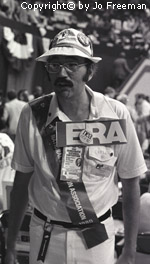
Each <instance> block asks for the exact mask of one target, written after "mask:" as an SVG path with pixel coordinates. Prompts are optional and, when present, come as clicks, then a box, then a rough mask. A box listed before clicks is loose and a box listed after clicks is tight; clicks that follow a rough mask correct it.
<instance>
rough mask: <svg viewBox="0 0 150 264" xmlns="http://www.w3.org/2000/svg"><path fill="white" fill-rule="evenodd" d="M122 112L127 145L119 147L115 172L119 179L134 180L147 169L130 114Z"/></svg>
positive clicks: (126, 111)
mask: <svg viewBox="0 0 150 264" xmlns="http://www.w3.org/2000/svg"><path fill="white" fill-rule="evenodd" d="M124 110H125V111H124V118H125V119H126V132H127V144H122V145H121V146H120V151H119V153H118V161H117V172H118V174H119V176H120V178H134V177H137V176H140V175H142V174H144V173H145V172H146V171H147V167H146V164H145V160H144V157H143V153H142V149H141V146H140V144H139V140H138V137H137V133H136V130H135V127H134V124H133V122H132V120H131V117H130V113H129V112H128V110H127V109H124Z"/></svg>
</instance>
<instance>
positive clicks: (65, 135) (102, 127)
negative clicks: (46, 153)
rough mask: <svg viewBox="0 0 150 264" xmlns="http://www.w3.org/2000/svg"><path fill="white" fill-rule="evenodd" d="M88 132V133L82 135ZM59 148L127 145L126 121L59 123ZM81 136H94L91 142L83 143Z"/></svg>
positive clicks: (57, 136) (57, 126) (57, 128)
mask: <svg viewBox="0 0 150 264" xmlns="http://www.w3.org/2000/svg"><path fill="white" fill-rule="evenodd" d="M83 131H87V133H85V132H84V133H82V132H83ZM56 132H57V135H56V141H57V143H56V144H57V147H64V146H73V145H89V146H91V145H108V144H125V143H127V138H126V121H125V120H124V119H118V120H110V119H109V120H105V121H95V122H93V121H89V122H58V123H57V125H56ZM81 134H84V135H87V136H88V137H89V135H92V136H91V137H90V140H87V143H86V140H85V142H83V140H81Z"/></svg>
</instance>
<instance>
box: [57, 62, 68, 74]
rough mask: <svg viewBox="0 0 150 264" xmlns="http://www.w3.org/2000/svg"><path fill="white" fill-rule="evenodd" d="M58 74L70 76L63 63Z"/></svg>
mask: <svg viewBox="0 0 150 264" xmlns="http://www.w3.org/2000/svg"><path fill="white" fill-rule="evenodd" d="M58 75H59V76H68V73H67V70H66V68H65V67H64V66H63V65H60V69H59V72H58Z"/></svg>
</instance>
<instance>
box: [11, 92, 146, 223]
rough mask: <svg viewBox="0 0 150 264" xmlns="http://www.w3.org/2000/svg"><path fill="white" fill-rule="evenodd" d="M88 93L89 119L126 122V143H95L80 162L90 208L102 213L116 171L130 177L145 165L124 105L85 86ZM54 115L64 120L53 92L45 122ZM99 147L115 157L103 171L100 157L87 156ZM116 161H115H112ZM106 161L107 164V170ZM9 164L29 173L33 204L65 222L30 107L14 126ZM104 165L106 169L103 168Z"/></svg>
mask: <svg viewBox="0 0 150 264" xmlns="http://www.w3.org/2000/svg"><path fill="white" fill-rule="evenodd" d="M87 91H88V92H89V94H90V95H91V108H90V116H89V119H91V120H97V119H99V118H106V119H107V118H109V119H118V118H120V119H126V122H127V140H128V143H127V144H123V145H113V146H109V147H106V146H98V147H97V146H96V147H91V146H90V147H89V146H87V147H86V148H85V149H86V150H85V155H84V161H83V174H82V180H83V182H84V185H85V188H86V191H87V194H88V197H89V199H90V201H91V203H92V205H93V207H94V210H95V212H96V214H97V216H98V217H99V216H101V215H103V214H104V213H105V212H106V211H107V210H108V209H109V208H111V207H112V206H113V205H114V204H115V203H116V202H117V200H118V184H117V174H116V173H115V171H116V170H115V165H116V168H117V173H118V174H119V176H120V177H121V178H127V179H129V178H133V177H137V176H139V175H141V174H143V173H144V172H145V171H146V165H145V162H144V159H143V154H142V152H141V147H140V145H139V142H138V139H137V136H136V131H135V128H134V125H133V123H132V121H131V118H130V114H129V112H128V111H127V109H126V107H125V106H124V105H123V104H122V103H120V102H118V101H116V100H113V99H108V98H106V97H105V96H104V95H102V94H100V93H96V92H93V91H92V90H91V89H90V88H88V87H87ZM56 116H58V117H59V119H60V120H62V121H68V120H69V119H68V117H67V116H66V115H65V114H64V113H62V111H60V109H59V107H58V103H57V98H56V95H55V94H54V93H53V98H52V101H51V104H50V108H49V114H48V117H47V122H46V125H48V124H49V123H51V121H52V120H53V119H54V118H55V117H56ZM91 148H93V150H94V151H95V149H97V148H99V152H100V153H101V152H103V151H104V152H107V151H110V149H111V150H112V151H113V153H114V157H116V159H114V160H111V161H110V160H109V161H106V162H104V165H105V166H104V168H103V170H102V171H101V170H99V169H97V168H96V167H97V163H99V162H100V160H99V159H98V160H97V158H96V159H95V158H93V157H91V153H90V155H89V149H91ZM115 160H116V161H115ZM107 162H110V163H111V166H110V169H108V166H107V164H108V163H107ZM12 167H13V168H14V169H16V170H18V171H21V172H24V173H27V172H32V171H33V175H32V178H31V181H30V185H29V197H30V201H31V204H32V206H33V207H36V208H37V209H38V210H40V211H41V212H42V213H43V214H45V215H47V216H49V217H50V218H51V219H54V220H60V221H68V222H70V218H69V215H68V212H67V210H66V207H65V205H64V204H63V203H62V201H61V199H60V193H59V188H58V185H57V182H56V179H55V177H54V175H53V173H52V170H51V169H50V168H49V165H48V162H47V157H46V153H45V149H44V146H43V142H42V138H41V135H40V133H39V130H38V128H37V126H36V121H35V118H34V117H33V114H32V110H31V108H30V106H29V105H28V104H27V106H26V107H25V108H24V109H23V112H22V114H21V118H20V121H19V125H18V130H17V137H16V144H15V151H14V157H13V161H12ZM105 168H106V170H105Z"/></svg>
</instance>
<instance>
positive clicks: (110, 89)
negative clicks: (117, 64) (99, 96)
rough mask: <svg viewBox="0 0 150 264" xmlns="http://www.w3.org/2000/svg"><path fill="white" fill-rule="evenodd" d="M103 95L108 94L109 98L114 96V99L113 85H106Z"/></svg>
mask: <svg viewBox="0 0 150 264" xmlns="http://www.w3.org/2000/svg"><path fill="white" fill-rule="evenodd" d="M104 95H105V96H108V97H110V98H114V99H115V97H116V91H115V89H114V88H113V87H110V86H108V87H106V89H105V90H104Z"/></svg>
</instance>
